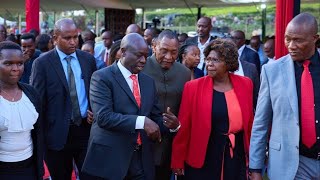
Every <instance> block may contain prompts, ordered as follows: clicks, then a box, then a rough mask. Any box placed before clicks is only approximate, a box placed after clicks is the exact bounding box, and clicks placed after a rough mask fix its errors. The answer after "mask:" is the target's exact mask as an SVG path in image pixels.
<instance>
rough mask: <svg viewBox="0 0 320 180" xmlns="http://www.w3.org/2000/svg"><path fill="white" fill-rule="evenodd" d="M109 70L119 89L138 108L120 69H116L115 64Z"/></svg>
mask: <svg viewBox="0 0 320 180" xmlns="http://www.w3.org/2000/svg"><path fill="white" fill-rule="evenodd" d="M111 68H112V72H113V73H114V74H113V76H114V79H115V80H116V81H117V82H118V84H119V85H120V87H121V88H122V89H123V91H124V92H125V93H126V94H127V95H128V96H129V97H130V99H131V100H132V101H133V102H134V103H135V104H136V105H137V106H138V104H137V102H136V99H135V98H134V96H133V93H132V92H131V89H130V87H129V85H128V83H127V81H126V80H125V79H124V77H123V75H122V73H121V71H120V69H119V68H118V65H117V63H114V64H112V66H111ZM140 88H141V87H140Z"/></svg>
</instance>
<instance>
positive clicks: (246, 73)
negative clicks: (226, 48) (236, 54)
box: [240, 59, 249, 77]
mask: <svg viewBox="0 0 320 180" xmlns="http://www.w3.org/2000/svg"><path fill="white" fill-rule="evenodd" d="M240 63H241V66H242V71H243V75H244V76H246V77H248V74H249V69H248V68H246V65H245V62H244V61H243V60H241V59H240Z"/></svg>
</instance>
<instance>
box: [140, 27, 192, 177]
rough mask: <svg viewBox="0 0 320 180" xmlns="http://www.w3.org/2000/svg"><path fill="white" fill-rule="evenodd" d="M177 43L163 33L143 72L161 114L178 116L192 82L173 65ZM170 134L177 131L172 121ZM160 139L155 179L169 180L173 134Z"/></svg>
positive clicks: (167, 32) (170, 34)
mask: <svg viewBox="0 0 320 180" xmlns="http://www.w3.org/2000/svg"><path fill="white" fill-rule="evenodd" d="M178 47H179V41H178V38H177V36H176V34H175V33H173V32H172V31H171V30H164V31H162V32H161V33H160V34H159V36H158V38H157V43H156V48H155V53H154V54H153V55H152V56H151V57H149V58H148V60H147V63H146V66H145V68H144V69H143V72H144V73H146V74H147V75H149V76H150V77H152V78H153V79H154V80H155V82H156V88H157V94H158V96H159V104H160V108H161V112H166V111H167V108H168V107H169V108H170V111H172V113H173V114H174V115H175V116H178V112H179V108H180V101H181V96H182V91H183V87H184V84H185V83H186V82H187V81H190V79H191V72H190V70H189V69H188V68H186V67H185V66H184V65H182V64H181V63H178V62H176V59H177V57H178ZM170 128H171V132H172V133H173V132H177V131H178V129H179V128H180V126H179V121H174V122H172V127H170ZM172 133H170V134H167V135H165V136H163V137H162V143H161V144H155V148H154V150H155V164H156V179H157V180H169V179H170V176H171V168H170V162H171V147H172V139H173V135H174V134H175V133H174V134H172Z"/></svg>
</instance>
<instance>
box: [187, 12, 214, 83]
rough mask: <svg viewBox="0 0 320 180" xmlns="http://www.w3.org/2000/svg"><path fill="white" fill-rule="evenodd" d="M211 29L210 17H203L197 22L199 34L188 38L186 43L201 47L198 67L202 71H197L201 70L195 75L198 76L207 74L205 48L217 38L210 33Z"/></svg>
mask: <svg viewBox="0 0 320 180" xmlns="http://www.w3.org/2000/svg"><path fill="white" fill-rule="evenodd" d="M211 29H212V24H211V19H210V18H209V17H201V18H200V19H199V20H198V22H197V33H198V36H195V37H193V38H189V39H187V40H186V43H191V44H197V45H198V48H199V49H200V63H199V64H198V66H197V68H198V69H200V70H201V71H195V72H199V73H198V74H196V75H195V76H196V77H202V76H204V75H206V72H205V62H204V54H203V50H204V48H205V47H206V46H207V45H208V44H209V42H210V41H212V40H214V39H215V38H214V37H212V36H211V35H210V31H211Z"/></svg>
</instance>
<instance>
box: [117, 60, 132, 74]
mask: <svg viewBox="0 0 320 180" xmlns="http://www.w3.org/2000/svg"><path fill="white" fill-rule="evenodd" d="M117 65H118V68H119V70H120V72H121V74H122V75H123V77H124V78H130V76H131V75H132V73H131V72H130V71H129V70H128V69H127V68H125V67H124V66H123V65H122V64H121V62H120V61H118V63H117Z"/></svg>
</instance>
